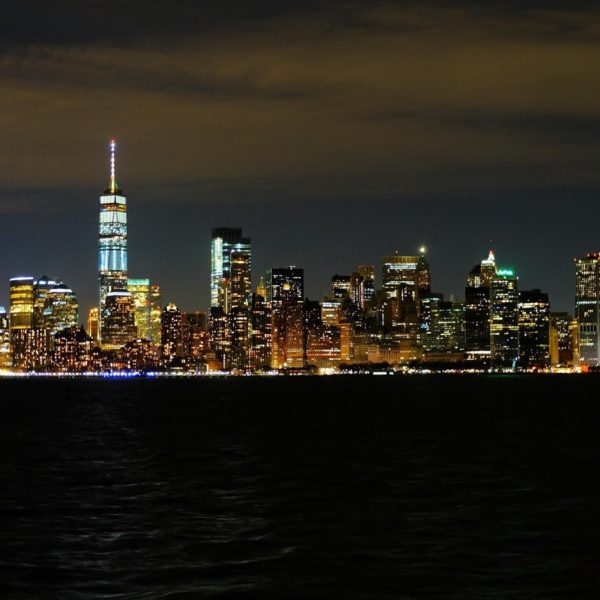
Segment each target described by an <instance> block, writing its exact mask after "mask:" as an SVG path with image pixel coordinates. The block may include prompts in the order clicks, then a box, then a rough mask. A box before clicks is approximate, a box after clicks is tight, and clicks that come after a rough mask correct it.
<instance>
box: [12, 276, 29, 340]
mask: <svg viewBox="0 0 600 600" xmlns="http://www.w3.org/2000/svg"><path fill="white" fill-rule="evenodd" d="M33 299H34V295H33V277H29V276H24V277H13V278H11V280H10V309H9V310H10V330H11V331H16V330H19V329H31V328H32V327H33Z"/></svg>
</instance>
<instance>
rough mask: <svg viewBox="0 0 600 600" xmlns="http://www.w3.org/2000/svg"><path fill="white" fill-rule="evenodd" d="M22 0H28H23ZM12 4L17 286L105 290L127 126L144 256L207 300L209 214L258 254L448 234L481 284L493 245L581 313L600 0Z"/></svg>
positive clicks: (169, 281) (436, 272) (180, 295)
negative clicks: (482, 265)
mask: <svg viewBox="0 0 600 600" xmlns="http://www.w3.org/2000/svg"><path fill="white" fill-rule="evenodd" d="M5 4H6V5H5ZM5 4H3V15H2V21H1V23H0V28H1V31H2V35H1V36H0V86H1V90H0V92H1V93H0V136H1V137H0V139H1V142H2V143H1V148H2V149H1V150H0V158H1V159H0V257H1V258H0V280H1V281H4V282H5V284H4V285H3V286H2V287H1V288H0V304H6V303H7V301H8V278H9V277H10V276H13V275H17V274H32V275H34V276H36V275H41V274H42V273H46V274H48V275H51V276H56V277H61V278H63V279H64V280H65V281H66V282H67V283H68V284H69V285H71V286H72V287H73V288H74V289H75V291H76V292H78V294H79V296H80V300H81V308H82V315H83V314H84V313H85V312H86V311H87V309H88V308H89V307H90V306H91V305H92V304H93V303H94V302H95V300H96V277H97V273H96V269H97V213H98V195H99V193H100V192H101V191H102V189H103V188H104V187H105V186H106V184H107V180H108V161H107V146H108V141H109V139H110V138H111V137H112V136H115V137H116V138H117V140H118V142H119V156H118V167H117V168H118V173H117V178H118V180H119V183H120V185H121V187H122V188H123V190H124V192H125V194H126V195H127V197H128V201H129V241H130V245H129V267H130V275H131V276H133V277H146V276H147V277H150V278H151V279H153V280H155V281H156V282H158V283H160V284H161V285H162V287H163V290H164V300H165V302H166V301H174V302H176V303H178V304H179V305H180V306H181V307H182V308H185V309H193V308H203V309H205V308H206V306H207V304H208V273H209V242H210V230H211V228H212V227H215V226H241V227H243V229H244V233H245V234H246V235H249V236H251V237H252V240H253V244H254V259H253V260H254V267H255V270H254V275H255V279H257V278H258V276H259V275H260V272H261V271H264V270H265V269H267V268H269V267H272V266H282V265H288V264H293V265H296V266H302V267H304V268H305V272H306V283H307V293H308V295H309V296H311V297H314V298H318V297H320V296H321V295H322V294H324V293H325V292H326V291H327V287H328V280H329V278H330V276H331V275H332V274H334V273H348V272H350V271H351V270H352V269H353V268H354V267H355V265H357V264H375V265H377V268H378V270H379V267H380V263H381V257H382V256H384V255H385V254H388V253H393V252H394V251H395V250H398V251H399V252H400V253H406V254H410V253H413V252H414V251H415V249H416V248H417V247H418V246H419V245H421V244H425V245H426V246H427V247H428V249H429V250H428V253H429V259H430V263H431V268H432V276H433V287H434V289H435V290H436V291H441V292H445V293H446V294H448V295H449V294H454V295H455V296H457V297H459V298H462V297H463V294H464V285H465V277H466V273H467V272H468V270H469V269H470V268H471V267H472V266H473V264H475V262H477V261H478V260H480V259H481V258H483V257H484V256H485V255H486V254H487V250H488V247H489V245H490V241H489V240H490V239H491V240H492V242H491V244H492V245H493V247H494V249H495V250H496V254H497V257H498V260H499V261H500V263H501V264H503V265H507V266H511V267H514V268H515V269H516V271H517V272H518V274H519V276H520V283H521V286H522V287H523V288H532V287H541V288H542V289H544V290H546V291H548V292H549V293H550V294H551V300H552V302H553V305H554V308H555V309H556V310H572V303H573V287H574V274H573V257H574V256H576V255H579V254H582V253H584V252H587V251H589V250H597V249H598V248H600V235H599V233H598V231H597V230H598V226H597V221H598V217H599V213H600V210H599V209H598V206H597V205H598V200H599V198H600V195H599V192H600V169H599V168H598V167H599V156H600V154H599V150H600V102H599V101H598V98H600V69H599V68H598V65H600V10H598V9H596V8H595V7H594V3H591V2H590V3H586V2H555V3H553V2H544V3H539V2H535V3H533V2H531V3H528V2H523V1H522V2H490V1H487V2H480V3H477V2H466V1H465V2H460V1H457V2H427V1H420V2H376V1H370V2H366V1H365V2H310V1H303V2H298V3H293V2H281V1H279V2H260V1H257V2H247V1H246V2H242V1H240V2H235V1H228V0H225V1H223V0H221V1H220V2H200V1H195V0H173V1H171V2H168V3H167V2H164V1H160V2H159V1H154V0H120V1H117V0H56V1H54V2H48V1H47V0H19V1H16V0H15V1H13V2H7V3H5Z"/></svg>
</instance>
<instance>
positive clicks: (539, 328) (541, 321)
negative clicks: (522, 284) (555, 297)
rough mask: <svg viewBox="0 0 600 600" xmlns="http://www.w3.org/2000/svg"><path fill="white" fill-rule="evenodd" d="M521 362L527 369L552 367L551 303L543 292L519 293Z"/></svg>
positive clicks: (525, 291)
mask: <svg viewBox="0 0 600 600" xmlns="http://www.w3.org/2000/svg"><path fill="white" fill-rule="evenodd" d="M519 362H520V364H521V366H523V367H525V368H531V367H547V366H549V365H550V301H549V300H548V294H545V293H543V292H542V291H541V290H523V291H521V292H519Z"/></svg>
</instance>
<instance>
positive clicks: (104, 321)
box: [98, 140, 135, 348]
mask: <svg viewBox="0 0 600 600" xmlns="http://www.w3.org/2000/svg"><path fill="white" fill-rule="evenodd" d="M115 153H116V143H115V140H112V141H111V143H110V182H109V185H108V188H106V189H105V190H104V193H103V194H102V195H101V196H100V224H99V237H98V242H99V254H98V284H99V291H100V297H99V304H98V307H99V315H100V322H99V339H100V342H101V344H102V346H103V347H104V346H105V345H106V347H107V348H114V347H115V345H116V340H117V339H124V340H125V341H124V342H123V344H124V343H126V342H127V341H129V339H132V338H131V337H130V336H129V334H128V333H124V334H121V333H119V332H118V323H117V322H114V323H111V322H110V321H111V319H113V317H114V319H116V321H122V320H123V319H125V321H126V322H127V323H129V316H127V317H125V316H124V312H125V311H126V309H125V304H126V302H125V301H124V300H122V299H121V300H119V302H116V304H117V305H118V307H119V309H118V310H117V312H116V313H115V314H114V315H113V312H112V311H111V310H108V309H107V306H106V303H107V297H108V294H110V293H113V292H119V293H121V292H126V291H127V199H126V198H125V196H124V195H123V192H122V191H121V190H120V189H119V186H118V185H117V180H116V176H115ZM123 298H124V296H123ZM113 300H114V297H113ZM113 303H114V302H113ZM129 303H130V304H131V296H129ZM133 318H134V317H133V311H132V315H131V319H133ZM127 326H128V325H127ZM133 337H135V335H134V336H133Z"/></svg>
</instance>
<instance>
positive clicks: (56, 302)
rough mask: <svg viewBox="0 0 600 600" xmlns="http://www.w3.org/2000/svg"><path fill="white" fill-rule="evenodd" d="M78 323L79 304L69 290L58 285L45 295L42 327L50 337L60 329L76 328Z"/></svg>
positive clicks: (62, 285) (64, 286)
mask: <svg viewBox="0 0 600 600" xmlns="http://www.w3.org/2000/svg"><path fill="white" fill-rule="evenodd" d="M78 322H79V303H78V302H77V296H76V295H75V293H74V292H73V290H72V289H71V288H69V287H67V286H66V285H64V284H59V285H56V286H55V287H53V288H52V289H51V290H50V291H48V292H47V293H46V299H45V301H44V318H43V326H44V328H45V329H47V330H48V332H49V333H50V335H51V336H52V335H54V334H56V333H58V332H59V331H60V330H61V329H66V328H68V327H75V326H77V324H78Z"/></svg>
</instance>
